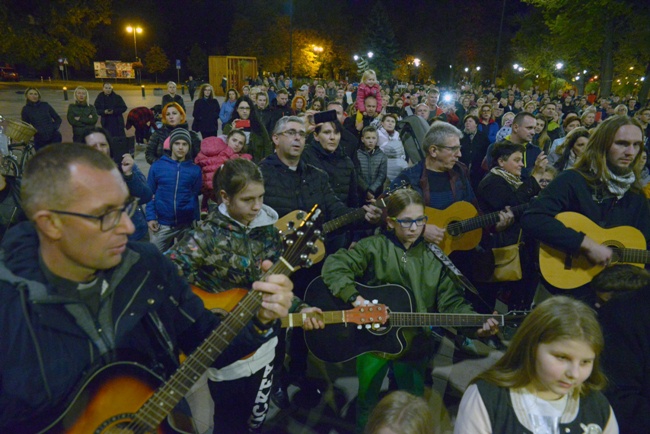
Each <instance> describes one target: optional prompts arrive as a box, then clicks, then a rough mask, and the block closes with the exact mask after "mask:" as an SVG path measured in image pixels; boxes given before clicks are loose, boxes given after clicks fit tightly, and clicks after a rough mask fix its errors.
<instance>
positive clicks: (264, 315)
mask: <svg viewBox="0 0 650 434" xmlns="http://www.w3.org/2000/svg"><path fill="white" fill-rule="evenodd" d="M272 265H273V263H272V262H271V261H269V260H266V261H264V262H262V270H263V271H265V272H266V271H268V270H269V269H270V268H271V266H272ZM253 289H256V290H258V291H260V292H263V293H264V295H263V296H262V307H261V308H260V310H259V311H258V312H257V319H259V320H260V321H261V322H262V323H263V324H269V323H270V322H272V321H275V320H276V319H278V318H282V317H285V316H287V315H288V314H289V308H290V307H291V301H292V300H293V292H292V290H293V283H291V280H290V279H289V278H288V277H287V276H285V275H283V274H271V275H270V276H269V277H268V279H267V280H266V282H255V283H253Z"/></svg>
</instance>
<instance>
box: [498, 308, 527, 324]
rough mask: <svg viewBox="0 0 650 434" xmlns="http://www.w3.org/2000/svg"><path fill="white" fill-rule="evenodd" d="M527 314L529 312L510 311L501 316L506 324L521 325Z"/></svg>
mask: <svg viewBox="0 0 650 434" xmlns="http://www.w3.org/2000/svg"><path fill="white" fill-rule="evenodd" d="M529 313H530V310H511V311H509V312H507V313H504V314H503V321H504V322H505V323H506V324H512V323H521V322H522V321H523V320H525V319H526V316H528V314H529Z"/></svg>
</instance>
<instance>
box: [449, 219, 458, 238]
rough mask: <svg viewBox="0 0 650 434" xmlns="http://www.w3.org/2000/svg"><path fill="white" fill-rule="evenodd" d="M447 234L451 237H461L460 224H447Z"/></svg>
mask: <svg viewBox="0 0 650 434" xmlns="http://www.w3.org/2000/svg"><path fill="white" fill-rule="evenodd" d="M447 232H448V233H449V235H451V236H452V237H458V236H460V235H461V227H460V223H458V221H452V222H451V223H449V224H447Z"/></svg>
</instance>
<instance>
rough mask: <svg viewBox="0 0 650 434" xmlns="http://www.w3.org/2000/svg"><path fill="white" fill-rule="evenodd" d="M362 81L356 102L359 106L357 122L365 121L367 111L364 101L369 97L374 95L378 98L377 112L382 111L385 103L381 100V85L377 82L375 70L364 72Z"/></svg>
mask: <svg viewBox="0 0 650 434" xmlns="http://www.w3.org/2000/svg"><path fill="white" fill-rule="evenodd" d="M361 81H362V83H361V84H360V85H359V88H358V89H357V101H356V103H355V106H356V107H357V122H362V121H363V115H364V114H365V113H366V106H365V104H364V102H365V100H366V98H367V97H369V96H374V97H375V98H376V99H377V113H381V109H382V105H383V104H382V101H381V87H380V86H379V83H378V82H377V74H375V71H373V70H372V69H368V70H367V71H366V72H364V73H363V76H362V77H361Z"/></svg>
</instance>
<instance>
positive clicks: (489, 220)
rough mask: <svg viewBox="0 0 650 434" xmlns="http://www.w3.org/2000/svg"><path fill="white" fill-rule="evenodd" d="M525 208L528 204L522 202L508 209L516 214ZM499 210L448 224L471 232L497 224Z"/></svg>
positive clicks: (461, 230)
mask: <svg viewBox="0 0 650 434" xmlns="http://www.w3.org/2000/svg"><path fill="white" fill-rule="evenodd" d="M526 208H528V204H527V203H524V204H521V205H517V206H515V207H512V208H510V210H511V211H512V213H513V214H514V215H515V216H518V215H519V214H521V213H522V212H523V211H524V210H525V209H526ZM499 212H500V211H497V212H492V213H489V214H483V215H480V216H476V217H472V218H471V219H467V220H462V221H460V222H456V223H452V224H450V225H449V226H452V225H458V227H459V228H460V231H458V232H459V233H465V232H471V231H474V230H476V229H480V228H485V227H488V226H493V225H495V224H497V223H498V222H499ZM448 229H449V227H448Z"/></svg>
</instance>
